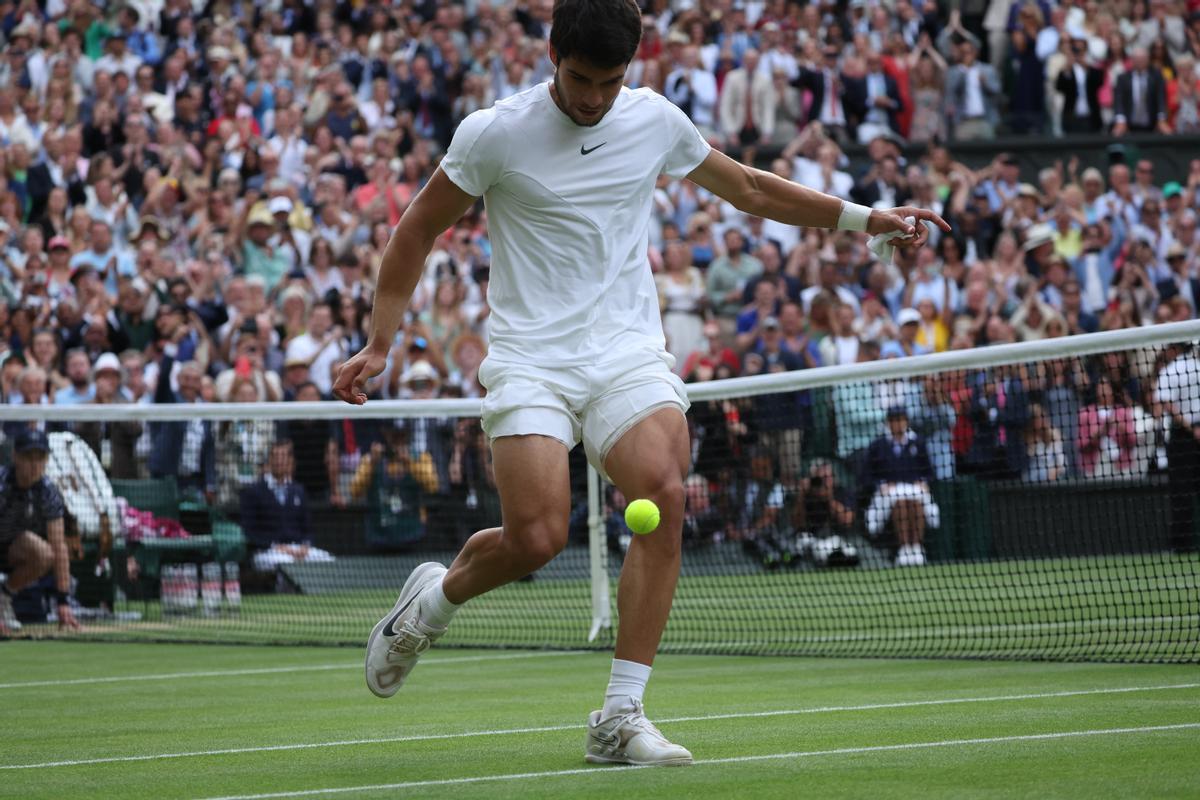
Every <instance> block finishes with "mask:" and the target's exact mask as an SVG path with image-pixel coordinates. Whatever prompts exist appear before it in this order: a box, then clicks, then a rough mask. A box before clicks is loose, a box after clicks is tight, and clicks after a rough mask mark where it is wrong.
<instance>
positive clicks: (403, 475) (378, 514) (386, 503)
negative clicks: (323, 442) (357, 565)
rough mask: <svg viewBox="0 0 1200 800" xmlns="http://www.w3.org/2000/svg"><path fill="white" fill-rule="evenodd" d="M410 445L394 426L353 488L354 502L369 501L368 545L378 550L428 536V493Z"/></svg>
mask: <svg viewBox="0 0 1200 800" xmlns="http://www.w3.org/2000/svg"><path fill="white" fill-rule="evenodd" d="M410 445H411V441H410V439H409V436H408V433H407V431H404V430H402V429H400V428H397V427H396V426H394V425H386V426H385V427H384V429H383V441H382V442H375V443H374V444H372V445H371V449H370V452H368V453H367V454H366V455H364V456H363V458H362V460H361V461H360V462H359V465H358V469H357V471H356V472H355V475H354V479H353V481H352V482H351V484H350V495H351V497H352V498H353V499H355V500H362V499H366V500H367V506H368V508H369V510H370V512H369V514H368V517H367V542H368V544H370V545H371V546H373V547H375V548H379V549H385V550H386V549H389V548H394V547H397V546H399V545H403V544H407V543H411V542H413V541H416V540H419V539H421V538H422V537H423V536H424V535H425V522H424V519H423V516H422V513H421V509H422V505H423V503H424V495H425V490H424V488H423V487H422V485H421V482H420V481H419V480H418V479H417V477H416V476H415V475H414V474H413V469H412V455H411V450H410Z"/></svg>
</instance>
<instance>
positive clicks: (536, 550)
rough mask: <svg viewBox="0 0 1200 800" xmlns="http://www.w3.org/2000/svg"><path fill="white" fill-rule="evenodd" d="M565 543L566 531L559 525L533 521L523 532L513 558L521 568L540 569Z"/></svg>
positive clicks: (559, 551)
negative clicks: (560, 528)
mask: <svg viewBox="0 0 1200 800" xmlns="http://www.w3.org/2000/svg"><path fill="white" fill-rule="evenodd" d="M566 544H567V532H566V530H565V529H563V530H559V526H555V525H547V524H545V523H534V524H532V525H530V526H529V527H528V528H526V530H525V531H524V532H523V536H522V537H521V543H520V546H519V547H517V548H515V550H514V552H513V558H514V560H515V561H516V562H517V565H518V567H520V568H521V569H524V570H527V571H529V572H532V571H533V570H535V569H540V568H541V567H543V566H545V565H546V564H548V563H550V561H551V560H553V558H554V557H555V556H557V555H558V554H559V553H561V552H562V549H563V548H564V547H565V546H566Z"/></svg>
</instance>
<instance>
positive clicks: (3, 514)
mask: <svg viewBox="0 0 1200 800" xmlns="http://www.w3.org/2000/svg"><path fill="white" fill-rule="evenodd" d="M13 450H14V457H13V463H12V465H11V466H3V467H0V571H3V572H5V573H7V574H8V580H6V581H5V582H4V583H3V584H0V634H2V635H10V634H13V633H15V632H16V631H18V630H20V628H21V623H20V622H18V621H17V617H16V614H15V613H14V612H13V605H12V600H13V596H14V595H16V594H17V593H18V592H20V591H21V590H22V589H24V588H25V587H27V586H29V585H31V584H33V583H34V582H36V581H37V580H38V579H40V578H41V577H42V576H43V575H45V574H47V573H49V572H50V571H51V570H53V571H54V580H55V586H56V589H57V591H56V594H57V597H58V624H59V627H61V628H70V629H72V630H78V629H79V623H78V622H76V620H75V614H74V612H72V611H71V563H70V558H69V556H68V554H67V540H66V534H65V530H64V525H63V516H64V514H65V509H64V505H63V498H62V494H61V493H59V491H58V489H57V488H55V486H54V485H53V484H52V483H50V481H49V480H47V478H46V462H47V461H48V460H49V458H50V442H49V440H48V439H47V438H46V434H44V433H42V432H41V431H37V430H33V429H29V428H27V429H25V430H23V431H21V432H20V433H19V434H18V435H17V437H16V444H15V446H14V448H13Z"/></svg>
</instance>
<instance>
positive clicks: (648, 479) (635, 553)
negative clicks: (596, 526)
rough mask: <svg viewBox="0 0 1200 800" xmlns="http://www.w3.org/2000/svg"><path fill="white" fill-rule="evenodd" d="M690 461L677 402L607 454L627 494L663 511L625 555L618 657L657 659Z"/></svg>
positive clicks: (675, 562)
mask: <svg viewBox="0 0 1200 800" xmlns="http://www.w3.org/2000/svg"><path fill="white" fill-rule="evenodd" d="M690 463H691V448H690V445H689V439H688V430H687V422H686V420H685V419H684V416H683V414H681V413H680V412H679V409H678V408H674V407H667V408H661V409H659V410H657V411H655V412H654V413H653V414H651V415H650V416H649V417H647V418H646V419H644V420H642V421H641V422H639V423H638V424H637V425H636V426H634V427H633V428H632V429H631V430H630V431H629V432H628V433H626V434H625V435H624V436H622V437H621V438H620V440H618V441H617V443H616V444H615V445H614V446H613V448H612V450H610V451H609V453H608V457H607V458H606V459H605V463H604V468H605V471H606V472H607V473H608V475H609V477H610V478H611V479H612V481H613V483H614V484H616V486H617V488H618V489H620V490H621V493H622V494H624V495H625V497H626V498H627V499H629V500H633V499H636V498H639V497H644V498H647V499H650V500H653V501H654V503H655V504H656V505H657V506H658V509H659V513H660V514H661V521H660V522H659V525H658V529H657V530H655V531H654V532H653V533H651V534H649V535H647V536H635V537H633V541H632V542H631V543H630V545H629V552H628V553H627V554H626V555H625V565H624V567H622V569H621V581H620V585H619V587H618V589H617V613H618V615H619V628H618V629H617V647H616V657H617V658H619V659H622V660H626V661H635V662H638V663H640V664H646V665H647V666H649V665H651V664H653V663H654V654H655V652H657V650H658V643H659V640H661V639H662V633H663V630H664V629H665V628H666V626H667V616H668V615H669V614H670V613H671V601H672V599H673V598H674V596H675V583H676V580H677V579H678V577H679V561H680V546H681V537H682V531H683V495H684V491H683V480H684V478H686V477H687V473H688V468H689V466H690Z"/></svg>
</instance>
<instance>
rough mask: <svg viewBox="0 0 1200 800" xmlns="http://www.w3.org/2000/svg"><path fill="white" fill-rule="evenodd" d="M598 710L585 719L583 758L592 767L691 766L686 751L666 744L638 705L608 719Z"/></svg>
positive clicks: (665, 740) (663, 737) (690, 757)
mask: <svg viewBox="0 0 1200 800" xmlns="http://www.w3.org/2000/svg"><path fill="white" fill-rule="evenodd" d="M601 713H602V712H600V711H593V712H592V713H591V716H589V717H588V724H587V750H586V751H585V753H584V756H583V757H584V759H585V760H587V761H588V762H589V763H592V764H637V765H639V766H644V767H645V766H655V767H678V766H684V765H687V764H691V763H692V754H691V753H689V752H688V751H687V749H685V748H683V747H680V746H679V745H677V744H674V743H673V742H671V741H669V740H668V739H667V737H665V736H663V735H662V731H660V730H659V729H658V728H656V727H654V723H652V722H651V721H650V720H648V719H646V713H645V711H643V710H642V704H641V703H639V702H637V701H636V700H635V701H634V703H633V708H631V709H629V710H627V711H624V712H622V713H620V714H614V715H613V716H611V717H609V718H608V719H600V714H601Z"/></svg>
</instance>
